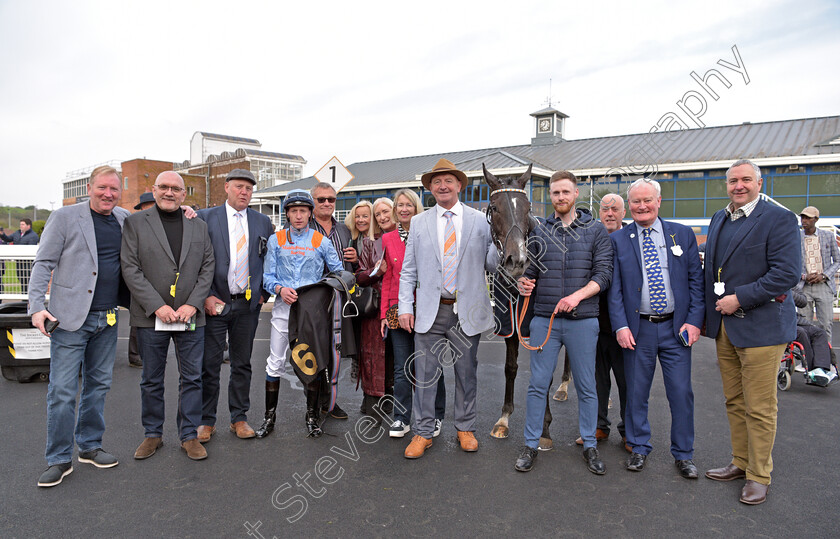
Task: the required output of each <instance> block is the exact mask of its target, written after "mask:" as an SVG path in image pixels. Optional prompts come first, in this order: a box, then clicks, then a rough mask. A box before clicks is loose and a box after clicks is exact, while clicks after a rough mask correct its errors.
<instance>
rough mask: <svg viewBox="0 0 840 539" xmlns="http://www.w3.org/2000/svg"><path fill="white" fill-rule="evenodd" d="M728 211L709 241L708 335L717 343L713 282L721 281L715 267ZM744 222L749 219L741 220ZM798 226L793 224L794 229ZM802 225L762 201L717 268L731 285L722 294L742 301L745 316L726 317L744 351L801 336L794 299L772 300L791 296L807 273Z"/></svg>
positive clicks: (715, 221)
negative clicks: (797, 328)
mask: <svg viewBox="0 0 840 539" xmlns="http://www.w3.org/2000/svg"><path fill="white" fill-rule="evenodd" d="M726 219H729V217H728V216H727V215H726V211H725V210H720V211H718V212H717V213H715V214H714V216H712V221H711V222H710V223H709V232H708V236H707V237H706V268H705V273H706V274H705V280H706V336H707V337H711V338H712V339H714V338H715V337H717V335H718V331H720V322H721V318H722V316H721V314H720V312H719V311H716V310H715V302H716V301H717V300H718V296H717V295H716V294H715V293H714V290H713V288H714V287H713V286H712V285H713V283H715V282H716V281H717V280H718V275H717V271H718V268H716V267H713V266H714V265H715V263H714V261H715V256H716V254H717V249H718V245H717V243H718V242H717V239H718V235H719V233H720V228H721V226H722V225H723V222H724V221H725V220H726ZM742 219H744V218H743V217H742ZM791 225H793V226H791ZM800 241H801V240H800V236H799V227H798V226H797V223H796V216H795V215H794V214H793V213H792V212H790V211H788V210H786V209H784V208H779V207H778V206H774V205H772V204H769V203H768V202H766V201H764V200H759V201H758V204H757V205H756V207H755V209H753V211H752V213H750V215H749V217H747V218H746V221H744V224H743V225H742V226H741V227H740V228H739V229H738V231H737V232H736V233H735V235H734V236H733V237H732V240H731V241H730V242H729V246H728V248H727V247H725V246H724V247H722V248H724V249H726V251H725V252H724V254H723V258H722V259H721V263H720V264H718V266H719V267H722V268H723V270H722V271H721V275H720V280H721V281H723V283H724V285H725V286H726V290H725V292H724V294H723V295H729V294H732V293H734V294H735V295H736V296H737V297H738V302H739V303H740V304H741V309H743V311H744V317H743V318H739V317H737V316H727V317H726V334H727V336H728V337H729V340H730V341H731V342H732V344H733V345H735V346H737V347H739V348H752V347H757V346H770V345H774V344H787V343H789V342H790V341H792V340H794V339H795V338H796V307H795V306H794V304H793V298H792V297H789V298H787V299H786V300H785V301H783V302H776V301H771V300H772V299H773V298H775V297H777V296H779V295H781V294H788V295H790V289H791V288H793V287H794V286H796V285H797V284H798V283H799V279H800V276H801V275H800V271H801V269H802V259H801V256H802V254H801V246H800Z"/></svg>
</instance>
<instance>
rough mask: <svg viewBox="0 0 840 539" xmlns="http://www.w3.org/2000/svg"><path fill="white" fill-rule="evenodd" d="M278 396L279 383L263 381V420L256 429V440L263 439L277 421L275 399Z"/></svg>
mask: <svg viewBox="0 0 840 539" xmlns="http://www.w3.org/2000/svg"><path fill="white" fill-rule="evenodd" d="M279 395H280V381H279V380H278V381H277V382H269V381H268V380H266V381H265V420H263V422H262V425H260V428H258V429H257V438H265V437H266V436H268V435H269V434H271V431H273V430H274V422H275V421H276V420H277V413H276V411H277V397H278V396H279Z"/></svg>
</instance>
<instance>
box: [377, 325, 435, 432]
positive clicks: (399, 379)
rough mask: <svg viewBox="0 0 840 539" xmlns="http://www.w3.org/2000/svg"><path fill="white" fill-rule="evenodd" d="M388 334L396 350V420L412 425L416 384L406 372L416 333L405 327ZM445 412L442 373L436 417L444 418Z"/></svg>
mask: <svg viewBox="0 0 840 539" xmlns="http://www.w3.org/2000/svg"><path fill="white" fill-rule="evenodd" d="M388 336H389V337H390V339H391V347H392V349H393V351H394V420H395V421H396V420H399V421H402V422H403V423H405V424H406V425H410V424H411V406H412V402H411V399H412V395H413V393H414V384H412V383H411V379H410V378H409V377H408V376H406V374H405V364H406V362H407V361H408V359H409V358H410V357H411V355H412V354H413V353H414V334H413V333H409V332H407V331H405V330H403V329H389V330H388ZM445 414H446V386H445V385H444V384H443V373H441V375H440V378H439V379H438V384H437V394H436V395H435V419H441V420H442V419H443V416H444V415H445Z"/></svg>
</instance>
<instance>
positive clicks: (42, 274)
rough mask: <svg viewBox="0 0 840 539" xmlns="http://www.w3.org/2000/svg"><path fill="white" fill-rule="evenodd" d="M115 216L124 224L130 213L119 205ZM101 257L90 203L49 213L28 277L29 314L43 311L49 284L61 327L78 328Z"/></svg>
mask: <svg viewBox="0 0 840 539" xmlns="http://www.w3.org/2000/svg"><path fill="white" fill-rule="evenodd" d="M113 214H114V217H116V218H117V222H118V223H119V224H120V226H123V222H124V221H125V218H126V217H128V215H129V213H128V211H127V210H125V209H123V208H120V207H116V208H114V210H113ZM98 271H99V257H98V255H97V251H96V232H95V231H94V228H93V218H92V217H91V216H90V203H89V202H81V203H79V204H74V205H73V206H64V207H63V208H59V209H57V210H56V211H54V212H53V213H52V214H50V217H49V219H47V225H46V227H45V228H44V233H43V234H42V235H41V244H40V245H39V246H38V253H37V254H36V255H35V262H34V263H33V265H32V275H31V277H30V280H29V307H28V311H29V314H30V315H31V314H33V313H36V312H38V311H42V310H44V308H45V307H44V300H45V296H46V294H47V286H48V285H49V282H50V277H52V286H51V287H50V312H51V313H52V315H53V316H55V317H56V318H57V319H58V321H59V323H60V324H61V328H62V329H64V330H67V331H76V330H77V329H79V328H80V327H82V324H83V323H84V321H85V318H86V317H87V315H88V312H89V311H90V302H91V301H92V300H93V291H94V290H95V289H96V274H97V272H98Z"/></svg>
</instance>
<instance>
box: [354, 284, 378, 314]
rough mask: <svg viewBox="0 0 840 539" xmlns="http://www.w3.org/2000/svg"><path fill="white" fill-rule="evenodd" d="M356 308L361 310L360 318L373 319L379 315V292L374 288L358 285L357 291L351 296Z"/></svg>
mask: <svg viewBox="0 0 840 539" xmlns="http://www.w3.org/2000/svg"><path fill="white" fill-rule="evenodd" d="M350 301H352V302H353V303H354V304H355V305H356V308H357V309H359V316H361V317H364V318H371V317H373V316H377V315H378V314H379V290H377V289H376V288H374V287H372V286H359V285H356V290H354V291H353V293H352V294H350Z"/></svg>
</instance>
